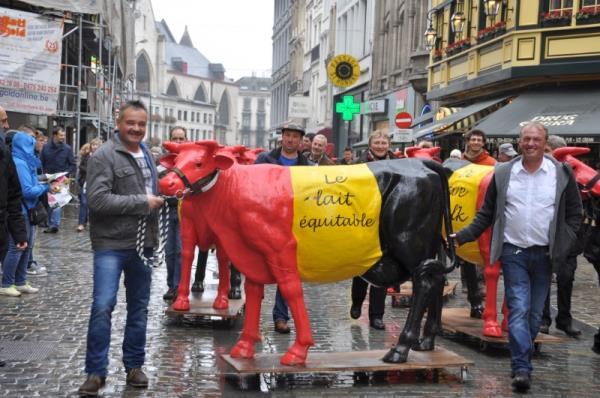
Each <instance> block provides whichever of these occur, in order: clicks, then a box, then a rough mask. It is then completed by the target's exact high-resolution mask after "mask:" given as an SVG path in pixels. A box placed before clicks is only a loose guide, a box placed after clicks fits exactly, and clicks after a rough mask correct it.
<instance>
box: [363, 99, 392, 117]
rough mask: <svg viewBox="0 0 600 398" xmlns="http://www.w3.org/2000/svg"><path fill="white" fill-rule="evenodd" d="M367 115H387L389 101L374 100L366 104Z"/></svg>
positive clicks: (365, 111) (364, 107)
mask: <svg viewBox="0 0 600 398" xmlns="http://www.w3.org/2000/svg"><path fill="white" fill-rule="evenodd" d="M363 109H364V113H365V114H371V113H386V112H387V100H385V99H382V100H372V101H367V102H365V103H364V106H363Z"/></svg>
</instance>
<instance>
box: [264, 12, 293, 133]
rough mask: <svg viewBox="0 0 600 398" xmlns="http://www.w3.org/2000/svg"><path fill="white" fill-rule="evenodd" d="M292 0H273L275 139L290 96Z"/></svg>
mask: <svg viewBox="0 0 600 398" xmlns="http://www.w3.org/2000/svg"><path fill="white" fill-rule="evenodd" d="M293 3H294V1H292V0H275V1H274V7H275V10H274V14H273V65H272V75H271V79H272V85H271V126H272V128H271V134H270V138H269V139H270V141H273V142H274V141H276V136H275V133H276V131H275V130H276V128H277V126H280V125H281V124H283V123H284V122H285V121H287V119H288V101H289V96H290V40H291V37H292V15H293V6H294V4H293Z"/></svg>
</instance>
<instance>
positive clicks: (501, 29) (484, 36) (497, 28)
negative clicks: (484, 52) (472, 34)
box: [477, 21, 506, 43]
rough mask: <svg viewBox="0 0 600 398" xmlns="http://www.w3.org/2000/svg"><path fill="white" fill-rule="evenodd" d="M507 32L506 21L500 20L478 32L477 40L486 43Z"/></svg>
mask: <svg viewBox="0 0 600 398" xmlns="http://www.w3.org/2000/svg"><path fill="white" fill-rule="evenodd" d="M505 33H506V22H504V21H500V22H498V23H496V24H494V25H492V26H488V27H487V28H484V29H481V30H480V31H479V32H477V42H478V43H484V42H486V41H488V40H491V39H493V38H495V37H498V36H502V35H503V34H505Z"/></svg>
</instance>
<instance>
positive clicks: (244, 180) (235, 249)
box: [160, 141, 454, 365]
mask: <svg viewBox="0 0 600 398" xmlns="http://www.w3.org/2000/svg"><path fill="white" fill-rule="evenodd" d="M165 147H166V148H167V150H168V151H169V152H171V153H173V154H175V155H176V158H171V160H172V161H171V164H169V165H165V164H164V163H165V162H163V165H165V166H168V168H169V169H170V170H171V172H170V173H168V174H167V175H166V176H165V177H163V178H162V179H161V181H160V189H161V192H162V193H163V194H164V195H168V196H179V197H183V198H184V199H183V203H182V207H181V236H182V245H183V250H182V264H183V267H182V275H181V280H180V283H179V294H178V296H177V299H176V301H175V302H174V303H173V308H174V309H176V310H187V309H189V298H188V295H189V282H190V272H191V271H190V269H191V267H190V264H191V262H192V260H193V256H194V248H195V246H196V245H198V246H199V247H200V248H202V249H207V248H208V247H209V246H210V244H211V243H212V242H217V244H218V245H219V246H218V247H221V248H223V249H224V252H226V253H227V254H228V255H229V256H230V257H231V259H232V261H233V262H234V263H235V264H236V267H237V268H238V269H239V270H240V271H241V272H242V273H243V274H244V275H245V276H246V279H245V286H244V288H245V292H246V316H245V319H244V328H243V331H242V334H241V337H240V339H239V341H238V342H237V343H236V345H235V346H234V347H233V348H232V350H231V356H232V357H235V358H252V357H253V356H254V346H255V343H256V342H257V341H258V340H260V334H259V321H260V305H261V301H262V297H263V292H264V285H265V284H272V283H277V284H278V286H279V288H280V290H281V292H282V294H283V297H284V298H285V299H286V301H287V302H288V304H289V307H290V310H291V312H292V316H293V318H294V323H295V325H296V329H297V334H296V340H295V342H294V344H293V345H292V346H291V347H290V348H289V349H288V351H287V353H286V354H285V355H284V356H283V357H282V358H281V363H282V364H284V365H299V364H304V363H305V361H306V356H307V352H308V348H309V347H310V346H311V345H313V338H312V333H311V331H310V323H309V320H308V314H307V311H306V307H305V304H304V298H303V293H302V285H301V283H300V281H301V280H307V281H313V282H333V281H338V280H342V279H349V278H351V277H353V276H357V275H362V277H363V278H364V279H365V280H367V281H369V282H370V283H374V284H377V285H382V286H388V285H393V284H396V283H401V282H404V281H406V280H408V279H410V278H412V279H413V286H414V295H415V299H414V300H413V304H412V308H411V311H410V312H409V315H408V318H407V322H406V324H405V326H404V329H403V331H402V333H401V334H400V337H399V339H398V344H397V345H396V346H394V347H393V348H392V349H391V350H390V351H389V352H388V353H387V354H386V355H385V356H384V358H383V361H386V362H393V363H399V362H405V361H406V359H407V357H408V352H409V350H410V349H416V350H433V349H434V342H435V334H436V333H437V331H438V330H439V328H440V326H441V325H440V320H441V306H442V290H443V281H444V273H445V272H450V271H451V270H452V269H453V265H452V266H450V267H447V268H446V267H444V265H442V263H441V262H440V261H438V260H435V259H434V257H435V255H436V253H437V251H438V248H439V245H440V242H441V239H442V237H441V233H440V232H441V228H442V219H444V220H445V221H444V225H446V231H445V232H446V233H447V234H448V233H451V231H452V229H451V228H452V226H451V222H450V210H449V201H448V197H449V195H448V183H447V179H446V174H445V171H444V169H443V168H442V167H441V166H440V165H439V164H437V163H435V162H430V161H426V160H417V159H398V160H390V161H380V162H371V163H366V164H361V165H352V166H330V167H282V166H277V165H271V164H260V165H252V166H240V165H237V164H236V162H235V161H234V160H233V159H232V158H231V156H228V155H225V154H223V153H219V151H218V144H217V143H216V142H215V141H200V142H195V143H183V144H174V143H165ZM323 241H327V244H322V242H323ZM336 245H337V246H336ZM340 246H343V250H340ZM449 251H450V256H451V257H453V256H454V255H453V246H452V245H449ZM425 311H427V313H428V316H427V322H426V323H425V326H424V329H423V336H422V337H420V329H421V320H422V318H423V315H424V312H425Z"/></svg>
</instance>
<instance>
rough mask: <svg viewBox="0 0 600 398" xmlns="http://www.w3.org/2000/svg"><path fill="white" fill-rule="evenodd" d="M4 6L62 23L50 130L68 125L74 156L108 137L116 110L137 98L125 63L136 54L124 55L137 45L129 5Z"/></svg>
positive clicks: (25, 1) (38, 1) (43, 1)
mask: <svg viewBox="0 0 600 398" xmlns="http://www.w3.org/2000/svg"><path fill="white" fill-rule="evenodd" d="M133 5H135V2H133ZM0 7H5V8H14V9H20V10H23V11H28V12H33V13H37V14H41V15H44V16H46V17H48V18H52V19H58V20H62V21H63V22H64V30H63V32H64V33H63V36H62V58H61V72H60V73H61V76H60V87H59V97H58V105H57V110H56V113H55V114H54V115H48V119H49V120H48V123H47V124H48V125H47V126H46V127H47V128H48V129H49V130H50V129H52V128H53V127H54V126H64V127H65V129H66V132H67V139H68V141H69V142H70V143H71V144H72V147H73V150H74V152H78V150H79V148H80V147H81V145H83V143H85V142H88V141H89V140H91V139H92V138H95V137H100V138H103V139H106V138H108V137H109V136H110V133H111V132H112V131H113V129H114V126H115V119H114V114H115V110H116V109H118V108H119V106H120V103H121V101H122V100H125V99H130V98H133V77H134V76H133V74H132V73H128V70H129V69H130V67H131V65H127V64H128V63H129V62H131V58H132V55H130V54H127V53H126V52H127V51H128V50H129V51H132V44H131V43H133V42H134V39H133V31H132V30H129V29H127V28H126V26H127V25H126V24H125V21H128V19H129V18H128V16H129V15H130V14H131V13H132V10H131V6H130V4H129V2H128V1H126V0H99V1H96V0H82V1H77V2H73V1H68V0H66V1H56V0H22V1H6V0H0ZM114 10H119V11H120V12H121V14H119V13H118V12H117V13H115V11H114ZM105 16H106V17H105ZM128 23H129V22H128ZM115 33H116V34H115ZM124 53H125V54H124ZM124 57H125V58H124ZM124 59H125V61H124V62H123V60H124ZM38 127H39V126H38Z"/></svg>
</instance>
